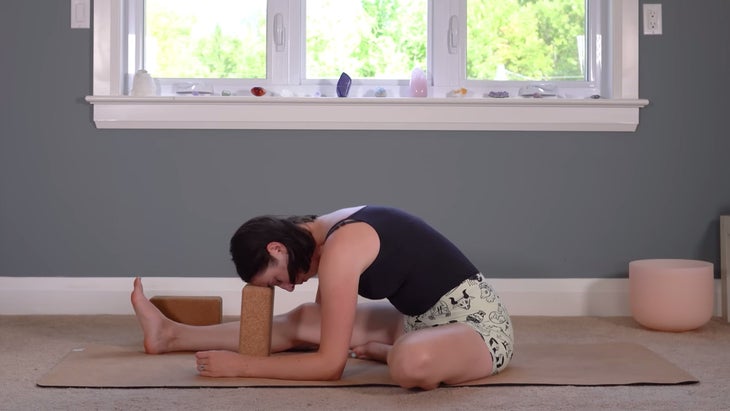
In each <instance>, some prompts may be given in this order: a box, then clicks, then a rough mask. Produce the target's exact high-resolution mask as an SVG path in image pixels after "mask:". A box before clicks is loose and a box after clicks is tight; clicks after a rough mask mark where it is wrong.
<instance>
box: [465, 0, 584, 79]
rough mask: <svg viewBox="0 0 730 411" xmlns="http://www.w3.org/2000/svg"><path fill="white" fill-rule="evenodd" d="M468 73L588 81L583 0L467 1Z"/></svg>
mask: <svg viewBox="0 0 730 411" xmlns="http://www.w3.org/2000/svg"><path fill="white" fill-rule="evenodd" d="M467 10H468V11H467V16H468V19H467V36H468V37H467V63H466V67H467V69H466V70H467V78H468V79H472V80H513V81H525V80H528V81H529V80H538V81H545V80H551V81H583V80H585V72H586V71H585V61H584V60H585V59H584V55H585V40H584V39H585V30H586V6H585V1H584V0H468V1H467Z"/></svg>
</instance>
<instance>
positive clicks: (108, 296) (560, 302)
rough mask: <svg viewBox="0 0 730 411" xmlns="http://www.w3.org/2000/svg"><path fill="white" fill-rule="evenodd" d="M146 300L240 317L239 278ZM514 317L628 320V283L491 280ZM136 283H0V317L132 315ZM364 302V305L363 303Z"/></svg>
mask: <svg viewBox="0 0 730 411" xmlns="http://www.w3.org/2000/svg"><path fill="white" fill-rule="evenodd" d="M143 283H144V288H145V294H146V295H147V296H148V297H151V296H154V295H214V296H221V297H222V298H223V314H224V315H238V314H239V313H240V310H241V288H242V286H243V283H242V282H241V280H240V279H238V278H189V277H147V278H144V279H143ZM490 283H491V284H492V286H493V287H494V289H495V290H497V292H498V293H499V294H500V295H501V297H502V300H503V302H504V303H505V305H506V306H507V308H508V310H509V312H510V314H511V315H542V316H599V317H608V316H629V315H631V311H630V307H629V282H628V280H627V279H499V278H497V279H491V280H490ZM720 288H721V287H720V280H716V281H715V315H717V316H719V315H722V308H721V298H720ZM131 290H132V278H126V277H113V278H108V277H0V315H54V314H58V315H62V314H63V315H96V314H120V315H127V314H133V311H132V307H131V305H130V302H129V295H130V292H131ZM316 291H317V281H316V279H312V280H310V281H309V282H307V283H306V284H302V285H300V286H298V287H297V290H296V291H295V292H293V293H288V292H286V291H284V290H281V289H277V290H276V295H275V297H274V313H276V314H280V313H283V312H286V311H288V310H290V309H292V308H294V307H296V306H297V305H299V304H301V303H304V302H311V301H314V296H315V294H316ZM363 301H365V300H364V299H363Z"/></svg>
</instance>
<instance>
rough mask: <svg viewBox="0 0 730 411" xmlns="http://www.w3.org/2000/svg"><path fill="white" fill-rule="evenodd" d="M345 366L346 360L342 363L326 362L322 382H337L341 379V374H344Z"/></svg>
mask: <svg viewBox="0 0 730 411" xmlns="http://www.w3.org/2000/svg"><path fill="white" fill-rule="evenodd" d="M346 365H347V358H345V360H344V361H327V366H326V367H325V369H324V370H323V371H324V372H323V375H322V380H323V381H337V380H340V379H342V374H343V373H344V372H345V366H346Z"/></svg>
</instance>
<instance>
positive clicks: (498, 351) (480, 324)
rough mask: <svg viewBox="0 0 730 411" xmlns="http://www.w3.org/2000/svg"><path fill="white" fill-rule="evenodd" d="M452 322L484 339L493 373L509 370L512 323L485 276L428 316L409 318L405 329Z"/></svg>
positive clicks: (443, 300) (464, 285)
mask: <svg viewBox="0 0 730 411" xmlns="http://www.w3.org/2000/svg"><path fill="white" fill-rule="evenodd" d="M451 323H464V324H466V325H469V326H470V327H472V328H474V330H476V332H477V333H479V335H481V336H482V339H484V342H485V343H486V344H487V346H488V347H489V351H490V352H491V353H492V374H496V373H498V372H500V371H502V370H503V369H504V368H506V367H507V364H508V363H509V361H510V360H511V359H512V350H513V348H514V334H513V332H512V322H511V321H510V318H509V314H507V309H506V308H505V307H504V305H502V302H501V301H500V299H499V296H498V295H497V293H496V292H494V290H493V289H492V287H491V286H490V285H489V284H487V282H486V280H485V279H484V276H483V275H482V274H476V275H474V276H473V277H471V278H469V279H467V280H464V282H462V283H461V284H459V285H458V286H456V287H454V288H453V289H452V290H451V291H449V292H448V293H446V294H444V296H443V297H441V299H440V300H439V301H438V302H437V303H436V304H435V305H434V306H433V307H431V309H429V310H428V311H426V312H425V313H423V314H420V315H416V316H406V317H405V322H404V325H403V329H404V331H405V332H406V333H408V332H410V331H415V330H420V329H423V328H427V327H437V326H439V325H446V324H451Z"/></svg>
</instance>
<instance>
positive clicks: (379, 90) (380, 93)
mask: <svg viewBox="0 0 730 411" xmlns="http://www.w3.org/2000/svg"><path fill="white" fill-rule="evenodd" d="M387 96H388V91H387V90H385V89H384V88H383V87H378V88H376V89H375V97H387Z"/></svg>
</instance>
